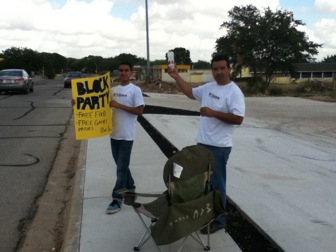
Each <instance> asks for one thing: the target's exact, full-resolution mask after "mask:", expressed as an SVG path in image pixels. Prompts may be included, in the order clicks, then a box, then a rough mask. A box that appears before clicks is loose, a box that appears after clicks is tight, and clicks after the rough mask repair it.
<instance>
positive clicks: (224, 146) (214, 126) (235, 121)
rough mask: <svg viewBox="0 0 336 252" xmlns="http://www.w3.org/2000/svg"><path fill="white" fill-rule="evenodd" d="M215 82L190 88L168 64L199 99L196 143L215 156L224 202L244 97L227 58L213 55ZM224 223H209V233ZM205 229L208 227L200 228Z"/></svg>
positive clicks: (215, 183)
mask: <svg viewBox="0 0 336 252" xmlns="http://www.w3.org/2000/svg"><path fill="white" fill-rule="evenodd" d="M211 66H212V74H213V77H214V79H215V81H214V82H209V83H206V84H204V85H201V86H199V87H195V88H192V87H191V86H190V85H189V84H188V83H187V82H185V81H184V80H183V79H182V78H181V76H180V75H179V74H178V70H177V68H176V67H175V68H169V69H168V74H169V75H170V76H171V77H172V78H173V79H174V80H175V81H176V83H177V84H178V86H179V87H180V89H181V90H182V92H183V93H184V94H185V95H186V96H187V97H189V98H190V99H195V100H197V101H199V102H200V105H201V109H200V114H201V117H200V126H199V131H198V136H197V144H199V145H203V146H205V147H207V148H209V149H210V150H211V152H212V153H213V155H214V157H215V161H216V162H215V163H216V164H215V169H214V173H213V174H212V176H211V186H212V189H213V190H219V191H220V193H221V197H222V204H223V206H224V208H225V205H226V163H227V161H228V159H229V155H230V152H231V148H232V135H233V131H234V128H235V126H236V125H240V124H241V123H242V122H243V120H244V116H245V98H244V94H243V93H242V91H241V90H240V88H239V87H238V86H237V85H236V84H235V83H234V82H232V81H231V79H230V74H231V68H230V62H229V58H228V57H226V56H224V55H216V56H214V57H213V58H212V60H211ZM225 227H226V217H225V216H220V217H218V218H217V219H216V220H215V221H214V222H212V223H211V225H210V233H214V232H216V231H218V230H220V229H222V228H225ZM201 232H202V233H207V228H205V229H204V230H201Z"/></svg>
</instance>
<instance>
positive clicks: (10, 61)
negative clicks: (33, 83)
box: [1, 47, 38, 74]
mask: <svg viewBox="0 0 336 252" xmlns="http://www.w3.org/2000/svg"><path fill="white" fill-rule="evenodd" d="M2 58H3V61H2V64H1V67H2V68H23V69H25V70H26V71H27V72H28V73H29V74H31V72H32V71H37V70H38V52H36V51H33V50H32V49H28V48H18V47H11V48H8V49H6V50H4V51H3V52H2Z"/></svg>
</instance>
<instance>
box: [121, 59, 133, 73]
mask: <svg viewBox="0 0 336 252" xmlns="http://www.w3.org/2000/svg"><path fill="white" fill-rule="evenodd" d="M121 65H127V66H129V68H130V69H131V71H133V64H132V63H131V62H129V61H122V62H120V63H119V66H121Z"/></svg>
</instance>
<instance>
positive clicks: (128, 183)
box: [106, 62, 145, 214]
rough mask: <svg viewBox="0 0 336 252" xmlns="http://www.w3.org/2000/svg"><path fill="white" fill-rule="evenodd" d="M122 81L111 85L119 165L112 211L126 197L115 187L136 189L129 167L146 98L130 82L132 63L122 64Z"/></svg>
mask: <svg viewBox="0 0 336 252" xmlns="http://www.w3.org/2000/svg"><path fill="white" fill-rule="evenodd" d="M118 74H119V78H120V85H118V86H116V87H112V88H111V96H112V99H111V101H110V106H111V107H112V125H113V130H112V134H111V150H112V156H113V159H114V161H115V163H116V165H117V171H116V174H117V180H116V183H115V186H114V188H113V191H112V202H111V203H110V205H109V206H108V207H107V209H106V213H107V214H113V213H116V212H118V211H120V209H121V205H122V201H123V197H122V196H121V195H120V194H117V193H116V191H118V190H120V189H124V188H127V189H129V190H132V189H135V184H134V180H133V177H132V174H131V171H130V168H129V164H130V159H131V152H132V146H133V141H134V138H135V125H136V122H137V117H138V116H139V115H142V114H143V110H144V106H145V103H144V99H143V95H142V91H141V89H140V88H139V87H138V86H136V85H134V84H133V83H131V82H130V78H131V76H132V74H133V66H132V64H130V63H129V62H122V63H120V64H119V71H118Z"/></svg>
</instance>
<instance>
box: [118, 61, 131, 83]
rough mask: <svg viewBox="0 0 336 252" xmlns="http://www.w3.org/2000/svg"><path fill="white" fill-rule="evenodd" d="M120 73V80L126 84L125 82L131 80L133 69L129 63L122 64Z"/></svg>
mask: <svg viewBox="0 0 336 252" xmlns="http://www.w3.org/2000/svg"><path fill="white" fill-rule="evenodd" d="M118 74H119V78H120V82H121V83H122V84H123V83H124V84H125V83H129V80H130V78H131V76H132V71H131V68H130V67H129V65H120V66H119V72H118Z"/></svg>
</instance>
